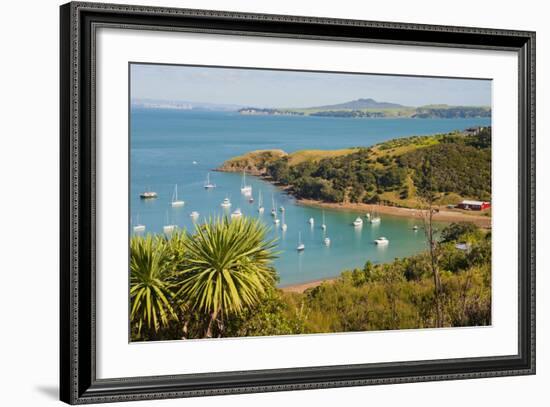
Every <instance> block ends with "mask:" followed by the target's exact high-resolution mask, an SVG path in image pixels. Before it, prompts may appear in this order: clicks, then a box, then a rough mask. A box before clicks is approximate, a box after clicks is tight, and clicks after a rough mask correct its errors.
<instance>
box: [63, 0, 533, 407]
mask: <svg viewBox="0 0 550 407" xmlns="http://www.w3.org/2000/svg"><path fill="white" fill-rule="evenodd" d="M60 22H61V35H60V101H61V102H60V103H61V106H60V121H61V124H60V129H61V130H60V148H61V152H60V154H61V165H60V182H61V196H60V198H61V205H60V214H61V224H60V234H61V236H60V239H61V243H60V263H61V265H60V295H61V300H60V305H61V307H60V338H61V340H60V355H61V356H60V398H61V400H62V401H64V402H67V403H70V404H84V403H99V402H116V401H126V400H143V399H162V398H175V397H192V396H207V395H220V394H234V393H252V392H269V391H281V390H300V389H318V388H329V387H340V386H358V385H372V384H389V383H405V382H417V381H433V380H451V379H470V378H478V377H494V376H511V375H527V374H534V373H535V33H534V32H527V31H511V30H500V29H485V28H470V27H451V26H435V25H419V24H404V23H392V22H378V21H357V20H341V19H330V18H313V17H298V16H284V15H263V14H247V13H234V12H225V11H207V10H189V9H173V8H156V7H143V6H130V5H114V4H96V3H81V2H73V3H68V4H65V5H63V6H61V8H60ZM105 26H116V27H123V28H127V29H132V30H170V31H187V32H203V33H217V34H232V35H235V34H236V35H247V36H265V37H286V38H300V39H323V40H330V41H355V42H374V43H383V44H384V43H387V44H402V45H416V46H442V47H456V48H469V49H482V50H508V51H514V52H517V54H518V59H519V70H518V71H519V105H518V113H519V129H518V130H519V139H518V140H517V142H518V145H519V168H518V179H519V191H518V200H519V225H518V226H519V235H518V244H519V263H518V276H519V285H518V298H519V310H518V311H519V327H518V332H519V338H518V342H519V350H518V353H517V354H515V355H507V356H500V357H476V358H468V359H445V360H435V361H433V360H432V361H429V360H424V361H423V360H421V361H414V362H402V363H397V362H392V363H376V364H366V365H365V364H362V365H360V364H357V365H347V366H324V367H303V368H288V369H276V370H257V371H238V372H230V373H216V372H212V373H204V374H188V375H179V376H173V375H172V376H150V377H135V378H134V377H132V378H116V379H97V378H96V347H95V323H96V322H95V298H96V297H95V296H96V292H95V216H96V213H95V182H96V181H95V160H96V156H95V116H94V115H95V97H94V92H95V65H94V64H95V54H94V53H95V48H94V35H95V30H96V28H97V27H105Z"/></svg>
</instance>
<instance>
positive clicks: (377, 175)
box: [266, 128, 491, 202]
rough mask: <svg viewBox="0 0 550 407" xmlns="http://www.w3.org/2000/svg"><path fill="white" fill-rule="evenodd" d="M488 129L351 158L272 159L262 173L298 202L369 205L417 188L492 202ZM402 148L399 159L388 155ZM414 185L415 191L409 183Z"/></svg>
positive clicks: (393, 143)
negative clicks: (382, 196)
mask: <svg viewBox="0 0 550 407" xmlns="http://www.w3.org/2000/svg"><path fill="white" fill-rule="evenodd" d="M490 147H491V129H490V128H484V129H482V130H480V131H478V133H477V134H473V135H467V136H465V135H463V134H459V133H451V134H447V135H441V136H428V137H419V136H415V137H409V138H403V139H395V140H390V141H388V142H385V143H382V144H381V145H379V146H378V149H379V151H381V152H384V153H383V154H382V155H376V154H375V153H374V152H373V150H372V149H370V148H361V149H359V150H358V151H357V152H354V153H352V154H348V155H344V156H338V157H332V158H325V159H322V160H319V161H316V162H314V161H305V162H302V163H300V164H297V165H290V164H289V162H288V159H287V158H286V157H283V158H280V159H277V160H274V161H273V162H271V163H270V164H269V165H268V166H267V168H266V173H267V174H268V175H270V176H271V177H272V178H273V179H274V180H275V181H277V182H279V183H282V184H284V185H289V186H291V187H292V189H291V191H292V193H293V194H294V195H296V196H297V197H298V198H306V199H315V200H322V201H327V202H343V201H349V202H372V200H373V199H372V198H373V195H374V194H373V192H376V194H378V195H380V194H383V193H384V192H391V191H395V193H396V194H397V197H399V199H408V198H410V197H412V195H411V191H414V190H416V188H418V189H419V190H420V191H422V190H423V189H424V190H426V189H427V190H428V192H431V193H436V194H437V193H440V194H445V193H455V194H458V195H460V196H463V197H470V198H476V199H482V200H490V199H491V148H490ZM396 148H404V149H405V150H404V152H403V153H402V154H400V155H395V154H391V153H392V152H393V151H394V150H395V149H396ZM409 180H410V181H412V183H413V185H412V186H413V189H410V188H409V185H408V183H407V182H408V181H409Z"/></svg>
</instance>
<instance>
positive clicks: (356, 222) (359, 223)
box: [353, 216, 363, 228]
mask: <svg viewBox="0 0 550 407" xmlns="http://www.w3.org/2000/svg"><path fill="white" fill-rule="evenodd" d="M353 226H355V227H356V228H359V227H361V226H363V219H361V218H360V217H359V216H358V217H357V218H355V220H354V221H353Z"/></svg>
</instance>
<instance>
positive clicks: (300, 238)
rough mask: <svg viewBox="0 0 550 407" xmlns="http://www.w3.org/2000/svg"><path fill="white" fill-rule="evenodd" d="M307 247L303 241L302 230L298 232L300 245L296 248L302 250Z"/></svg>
mask: <svg viewBox="0 0 550 407" xmlns="http://www.w3.org/2000/svg"><path fill="white" fill-rule="evenodd" d="M305 248H306V246H305V245H304V244H303V243H302V232H298V246H296V250H298V251H299V252H301V251H303V250H304V249H305Z"/></svg>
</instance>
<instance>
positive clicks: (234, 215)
mask: <svg viewBox="0 0 550 407" xmlns="http://www.w3.org/2000/svg"><path fill="white" fill-rule="evenodd" d="M241 216H243V213H242V212H241V210H240V209H239V208H237V209H235V210H234V211H233V213H231V219H239V218H240V217H241Z"/></svg>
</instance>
